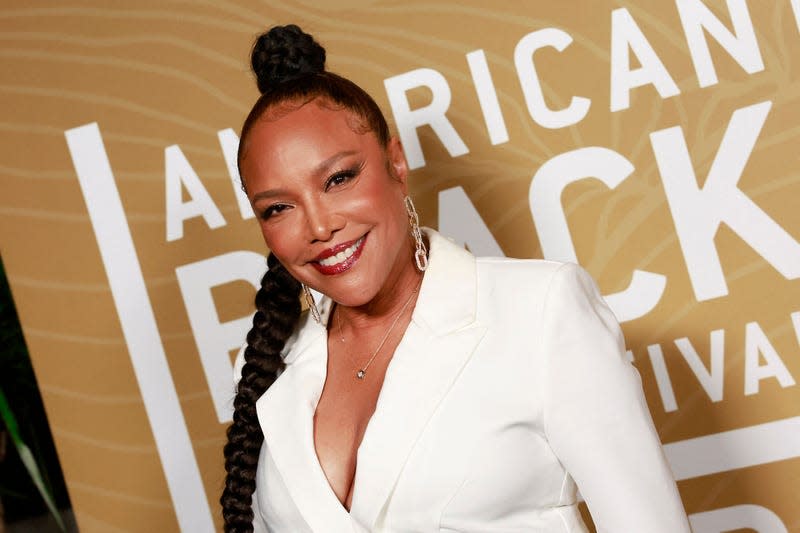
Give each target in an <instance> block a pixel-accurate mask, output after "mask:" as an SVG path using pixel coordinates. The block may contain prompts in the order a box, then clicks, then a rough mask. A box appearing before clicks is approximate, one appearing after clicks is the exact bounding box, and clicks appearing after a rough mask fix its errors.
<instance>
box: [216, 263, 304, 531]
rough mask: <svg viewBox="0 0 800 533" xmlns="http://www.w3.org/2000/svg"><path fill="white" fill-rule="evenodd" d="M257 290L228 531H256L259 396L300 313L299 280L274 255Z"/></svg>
mask: <svg viewBox="0 0 800 533" xmlns="http://www.w3.org/2000/svg"><path fill="white" fill-rule="evenodd" d="M267 265H268V266H269V270H267V272H266V274H264V277H263V278H262V279H261V288H260V289H259V290H258V293H257V294H256V313H255V315H254V316H253V327H252V329H251V330H250V331H249V332H248V334H247V348H246V349H245V352H244V359H245V365H244V367H243V368H242V377H241V380H240V381H239V386H238V389H237V392H236V398H235V400H234V402H233V408H234V412H233V423H232V424H231V425H230V427H229V428H228V443H227V444H226V445H225V448H224V453H225V470H226V472H227V476H226V477H225V489H224V491H223V493H222V497H221V498H220V503H221V504H222V516H223V519H224V521H225V532H226V533H252V531H253V510H252V496H253V492H254V491H255V488H256V481H255V478H256V467H257V466H258V455H259V452H260V450H261V445H262V443H263V441H264V434H263V433H262V431H261V426H260V425H259V423H258V417H257V415H256V401H257V400H258V399H259V398H260V397H261V395H263V394H264V392H265V391H266V390H267V389H268V388H269V387H270V385H272V383H274V382H275V379H276V378H277V377H278V371H280V370H282V369H283V368H284V363H283V359H282V357H281V350H283V348H284V345H285V344H286V340H287V339H288V338H289V336H291V334H292V332H293V331H294V329H295V327H296V326H297V322H298V319H299V317H300V283H298V282H297V280H295V279H294V278H293V277H292V276H291V275H290V274H289V272H287V271H286V269H285V268H284V267H283V265H281V264H280V262H279V261H278V260H277V259H276V258H275V256H273V255H272V254H270V255H269V257H268V258H267Z"/></svg>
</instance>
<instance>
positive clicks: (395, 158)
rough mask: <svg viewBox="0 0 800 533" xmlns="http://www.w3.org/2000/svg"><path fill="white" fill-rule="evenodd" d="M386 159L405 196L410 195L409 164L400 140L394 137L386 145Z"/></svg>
mask: <svg viewBox="0 0 800 533" xmlns="http://www.w3.org/2000/svg"><path fill="white" fill-rule="evenodd" d="M386 159H387V162H388V164H389V172H390V173H391V175H392V177H393V178H394V179H396V180H397V181H399V182H400V185H401V186H402V189H403V194H408V163H407V162H406V154H405V152H404V151H403V145H402V143H401V142H400V139H398V138H397V137H392V138H391V139H389V142H388V143H387V144H386Z"/></svg>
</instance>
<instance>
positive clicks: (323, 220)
mask: <svg viewBox="0 0 800 533" xmlns="http://www.w3.org/2000/svg"><path fill="white" fill-rule="evenodd" d="M306 224H307V227H308V233H309V241H310V242H326V241H329V240H331V239H332V238H333V236H334V235H335V234H336V232H337V231H339V230H340V229H342V228H343V227H344V225H345V219H344V217H343V216H341V215H340V214H338V213H337V212H336V211H335V209H331V207H330V206H327V205H325V204H324V203H322V202H312V203H309V204H308V205H307V207H306Z"/></svg>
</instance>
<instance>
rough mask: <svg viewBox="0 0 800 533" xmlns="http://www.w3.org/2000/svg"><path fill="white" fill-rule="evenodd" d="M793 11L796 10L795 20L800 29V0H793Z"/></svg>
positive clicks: (799, 29)
mask: <svg viewBox="0 0 800 533" xmlns="http://www.w3.org/2000/svg"><path fill="white" fill-rule="evenodd" d="M792 11H794V21H795V23H797V30H798V31H800V0H792Z"/></svg>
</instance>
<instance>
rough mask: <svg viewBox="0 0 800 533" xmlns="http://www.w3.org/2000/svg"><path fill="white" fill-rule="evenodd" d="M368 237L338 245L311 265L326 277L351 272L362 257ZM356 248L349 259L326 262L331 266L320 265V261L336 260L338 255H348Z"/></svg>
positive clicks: (322, 254) (323, 253) (325, 251)
mask: <svg viewBox="0 0 800 533" xmlns="http://www.w3.org/2000/svg"><path fill="white" fill-rule="evenodd" d="M367 235H369V233H367V234H365V235H364V236H363V237H360V238H358V239H356V240H354V241H349V242H344V243H342V244H337V245H336V246H332V247H331V248H328V249H327V250H324V251H323V252H322V253H320V254H319V255H318V256H317V257H315V258H314V259H313V260H312V261H311V265H312V266H313V267H314V268H316V269H317V270H318V271H319V272H320V273H321V274H325V275H326V276H333V275H335V274H341V273H342V272H344V271H346V270H349V269H350V267H352V266H353V265H354V264H355V263H356V261H358V258H359V257H361V252H362V251H363V250H364V244H365V243H366V242H367ZM354 247H355V249H353V253H352V254H351V255H350V256H349V257H344V258H342V259H341V260H340V261H338V262H336V260H335V259H334V260H333V261H326V263H331V264H322V263H320V261H324V260H326V259H329V258H334V257H335V256H336V255H337V254H346V253H347V250H349V249H352V248H354Z"/></svg>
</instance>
